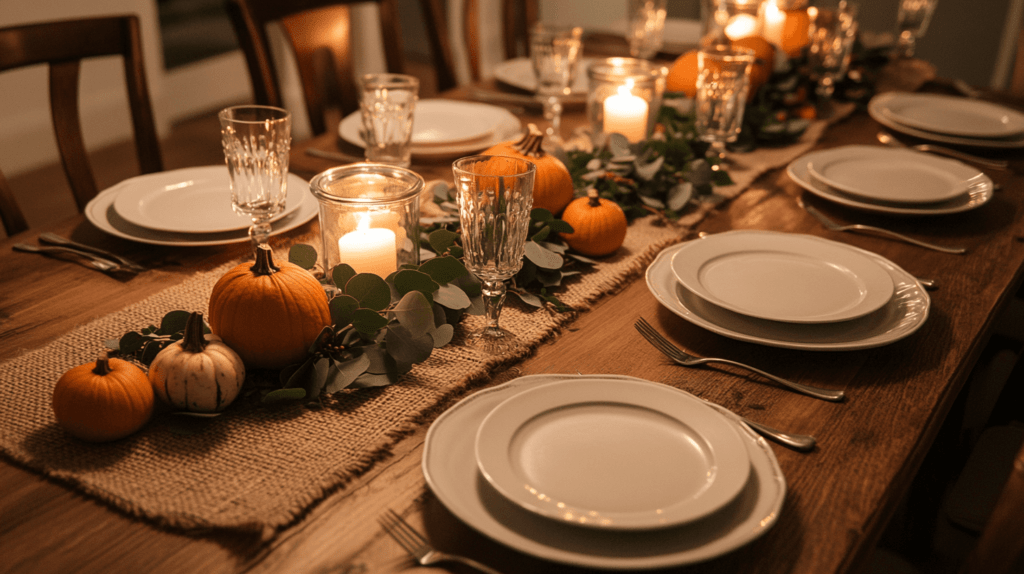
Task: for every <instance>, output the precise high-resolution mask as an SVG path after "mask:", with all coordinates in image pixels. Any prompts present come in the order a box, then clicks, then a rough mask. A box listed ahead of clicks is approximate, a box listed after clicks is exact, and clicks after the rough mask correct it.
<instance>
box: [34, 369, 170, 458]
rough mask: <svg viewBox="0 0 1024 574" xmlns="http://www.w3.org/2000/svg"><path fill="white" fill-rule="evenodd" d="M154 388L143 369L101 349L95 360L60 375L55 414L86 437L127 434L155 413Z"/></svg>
mask: <svg viewBox="0 0 1024 574" xmlns="http://www.w3.org/2000/svg"><path fill="white" fill-rule="evenodd" d="M153 402H154V399H153V388H152V387H151V386H150V384H149V379H148V378H147V377H146V373H144V372H142V369H140V368H138V367H136V366H135V365H133V364H131V363H129V362H128V361H122V360H121V359H109V358H107V354H106V353H102V354H101V355H100V356H99V358H98V359H97V360H96V362H95V363H86V364H84V365H79V366H77V367H75V368H73V369H71V370H70V371H68V372H66V373H64V374H63V375H61V377H60V379H59V380H58V381H57V386H55V387H54V389H53V414H54V416H56V417H57V422H58V423H59V424H60V426H62V427H64V429H65V430H66V431H68V432H69V433H71V434H72V435H74V436H76V437H78V438H80V439H82V440H87V441H92V442H106V441H111V440H117V439H119V438H124V437H126V436H128V435H130V434H132V433H133V432H135V431H137V430H139V429H140V428H142V426H143V425H145V424H146V421H148V420H149V417H150V416H152V414H153Z"/></svg>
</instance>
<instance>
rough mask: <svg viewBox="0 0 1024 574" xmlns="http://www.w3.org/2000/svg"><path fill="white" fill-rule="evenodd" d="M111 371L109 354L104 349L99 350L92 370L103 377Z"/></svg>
mask: <svg viewBox="0 0 1024 574" xmlns="http://www.w3.org/2000/svg"><path fill="white" fill-rule="evenodd" d="M111 371H112V369H111V368H110V355H108V354H107V352H106V351H101V352H100V356H99V358H97V359H96V368H94V369H93V370H92V372H93V373H95V374H97V375H99V376H101V377H105V376H107V375H109V374H110V372H111Z"/></svg>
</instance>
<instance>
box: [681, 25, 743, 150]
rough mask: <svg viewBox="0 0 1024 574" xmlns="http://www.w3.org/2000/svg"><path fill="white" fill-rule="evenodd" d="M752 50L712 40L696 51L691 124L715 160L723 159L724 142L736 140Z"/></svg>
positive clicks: (741, 118)
mask: <svg viewBox="0 0 1024 574" xmlns="http://www.w3.org/2000/svg"><path fill="white" fill-rule="evenodd" d="M753 63H754V51H753V50H750V49H747V48H738V47H734V46H730V45H728V44H715V45H713V46H708V47H706V48H703V49H701V50H700V52H698V53H697V69H698V72H697V96H696V98H694V109H695V119H694V127H695V128H696V130H697V134H698V135H699V136H700V139H701V140H702V141H705V142H708V143H710V144H711V149H710V150H709V151H710V152H711V154H713V155H714V156H715V157H717V158H718V160H719V161H723V162H724V161H725V144H726V143H729V142H734V141H736V138H737V137H739V135H740V128H742V127H743V110H744V108H745V107H746V105H747V93H748V92H749V91H750V68H751V66H752V65H753Z"/></svg>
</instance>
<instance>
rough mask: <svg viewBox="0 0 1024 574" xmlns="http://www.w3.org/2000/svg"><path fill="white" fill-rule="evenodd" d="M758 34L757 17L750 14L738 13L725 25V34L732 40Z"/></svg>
mask: <svg viewBox="0 0 1024 574" xmlns="http://www.w3.org/2000/svg"><path fill="white" fill-rule="evenodd" d="M754 34H757V18H755V17H753V16H751V15H750V14H737V15H735V16H733V17H732V18H729V23H728V24H726V25H725V35H726V37H727V38H729V39H730V40H739V39H740V38H746V37H748V36H753V35H754Z"/></svg>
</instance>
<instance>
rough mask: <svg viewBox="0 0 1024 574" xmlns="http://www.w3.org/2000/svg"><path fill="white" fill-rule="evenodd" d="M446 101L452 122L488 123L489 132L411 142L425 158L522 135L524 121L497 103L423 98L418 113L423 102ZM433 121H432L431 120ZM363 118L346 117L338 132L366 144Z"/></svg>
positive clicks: (455, 153)
mask: <svg viewBox="0 0 1024 574" xmlns="http://www.w3.org/2000/svg"><path fill="white" fill-rule="evenodd" d="M432 101H438V102H442V101H443V102H444V104H443V105H440V106H439V107H440V108H441V109H443V110H444V111H443V114H444V115H445V117H448V118H449V121H453V122H465V123H470V120H471V121H472V122H474V123H478V124H479V125H486V126H488V129H489V131H488V132H487V133H486V134H484V135H483V136H482V137H479V138H476V139H470V140H468V141H461V142H445V143H416V142H413V143H412V155H414V156H418V157H423V158H443V157H450V156H459V155H468V154H471V153H474V152H478V151H482V150H485V149H487V148H489V147H491V146H492V145H495V144H498V143H501V142H504V141H508V140H511V139H514V138H515V137H516V136H518V135H520V132H521V130H522V127H523V125H522V123H521V122H520V121H519V119H518V118H516V117H515V116H514V115H512V113H511V112H509V111H508V110H506V109H504V108H499V107H498V106H491V105H488V104H481V103H477V102H459V101H456V100H420V102H419V103H417V104H416V114H417V115H418V114H420V107H421V105H424V104H426V107H425V109H428V110H429V109H434V106H432V105H431V104H430V103H429V102H432ZM452 113H457V114H458V115H459V118H457V119H454V120H452V119H451V116H450V114H452ZM431 123H433V121H431ZM362 129H363V119H362V115H361V113H360V112H355V113H352V114H349V115H347V116H345V118H344V119H342V120H341V122H340V124H339V125H338V133H339V134H340V135H341V138H342V139H343V140H345V141H347V142H348V143H350V144H352V145H356V146H359V147H365V145H366V144H365V143H364V141H363V136H362V134H361V132H362Z"/></svg>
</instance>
